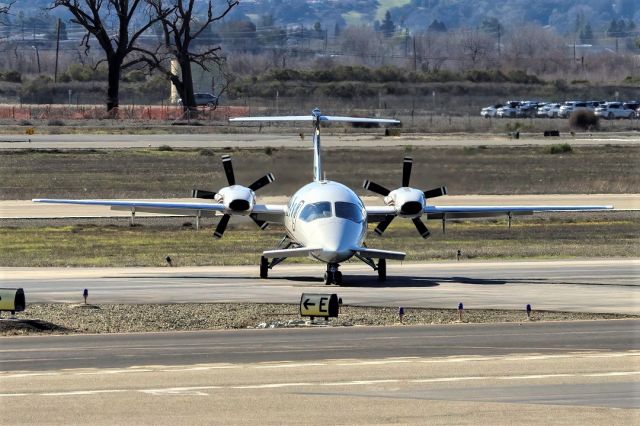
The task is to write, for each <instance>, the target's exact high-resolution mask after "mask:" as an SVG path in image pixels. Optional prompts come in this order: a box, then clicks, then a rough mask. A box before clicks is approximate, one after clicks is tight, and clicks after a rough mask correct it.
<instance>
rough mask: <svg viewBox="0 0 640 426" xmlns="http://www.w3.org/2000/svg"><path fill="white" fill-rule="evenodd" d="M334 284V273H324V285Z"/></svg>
mask: <svg viewBox="0 0 640 426" xmlns="http://www.w3.org/2000/svg"><path fill="white" fill-rule="evenodd" d="M331 284H333V273H332V272H325V273H324V285H331Z"/></svg>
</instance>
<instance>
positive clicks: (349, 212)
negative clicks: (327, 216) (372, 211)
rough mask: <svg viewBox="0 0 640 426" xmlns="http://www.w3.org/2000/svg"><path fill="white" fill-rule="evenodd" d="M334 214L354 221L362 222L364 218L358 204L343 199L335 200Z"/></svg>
mask: <svg viewBox="0 0 640 426" xmlns="http://www.w3.org/2000/svg"><path fill="white" fill-rule="evenodd" d="M336 216H337V217H339V218H342V219H348V220H350V221H352V222H355V223H362V221H364V218H365V216H364V211H363V209H362V208H361V207H360V206H358V205H356V204H353V203H347V202H345V201H336Z"/></svg>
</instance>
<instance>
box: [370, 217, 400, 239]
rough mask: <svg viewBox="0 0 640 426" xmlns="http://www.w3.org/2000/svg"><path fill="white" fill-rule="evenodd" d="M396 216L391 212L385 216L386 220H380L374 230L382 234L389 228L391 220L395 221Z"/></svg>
mask: <svg viewBox="0 0 640 426" xmlns="http://www.w3.org/2000/svg"><path fill="white" fill-rule="evenodd" d="M394 218H395V216H394V215H391V214H390V215H387V216H385V218H384V220H383V221H382V222H380V223H379V224H378V226H376V229H374V230H373V232H375V233H376V234H378V235H382V233H383V232H384V231H385V229H387V226H389V224H390V223H391V221H393V219H394Z"/></svg>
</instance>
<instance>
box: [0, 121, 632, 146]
mask: <svg viewBox="0 0 640 426" xmlns="http://www.w3.org/2000/svg"><path fill="white" fill-rule="evenodd" d="M300 129H301V130H302V131H303V133H304V132H306V135H305V138H304V139H303V140H301V139H300V136H299V132H300ZM300 129H298V130H290V131H286V130H283V131H278V133H275V132H272V133H257V132H256V133H206V134H162V135H106V134H65V135H39V134H36V135H32V136H26V135H0V149H22V148H30V149H53V148H58V149H123V148H148V147H155V148H157V147H159V146H160V145H170V146H171V147H174V148H263V147H272V148H280V147H288V148H300V147H304V146H309V147H311V132H310V129H309V127H307V126H303V127H301V128H300ZM383 134H384V130H382V129H380V131H379V132H377V133H369V134H344V133H338V132H336V133H333V134H332V133H331V132H330V131H327V130H325V133H324V134H323V135H322V145H323V146H325V147H367V148H371V147H378V146H385V147H389V146H408V145H410V146H421V145H423V146H472V145H473V146H475V145H487V146H506V145H508V146H514V145H550V144H555V143H558V142H569V143H571V145H601V144H613V145H636V144H638V143H639V142H640V138H638V137H637V135H635V134H633V133H630V134H615V133H611V134H598V135H596V136H589V135H588V134H585V135H578V136H576V137H569V138H567V137H563V138H544V137H541V136H540V135H539V134H535V135H526V134H522V135H521V138H520V139H518V140H517V141H516V140H513V139H510V138H508V137H506V135H504V136H503V135H485V134H481V135H474V134H468V135H463V136H461V135H456V134H454V135H442V134H405V135H402V136H394V137H381V135H383Z"/></svg>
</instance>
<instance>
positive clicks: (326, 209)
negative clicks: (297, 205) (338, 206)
mask: <svg viewBox="0 0 640 426" xmlns="http://www.w3.org/2000/svg"><path fill="white" fill-rule="evenodd" d="M327 217H331V203H329V202H328V201H322V202H320V203H312V204H307V205H306V206H304V208H303V209H302V211H301V212H300V220H302V221H304V222H311V221H314V220H316V219H323V218H327Z"/></svg>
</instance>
